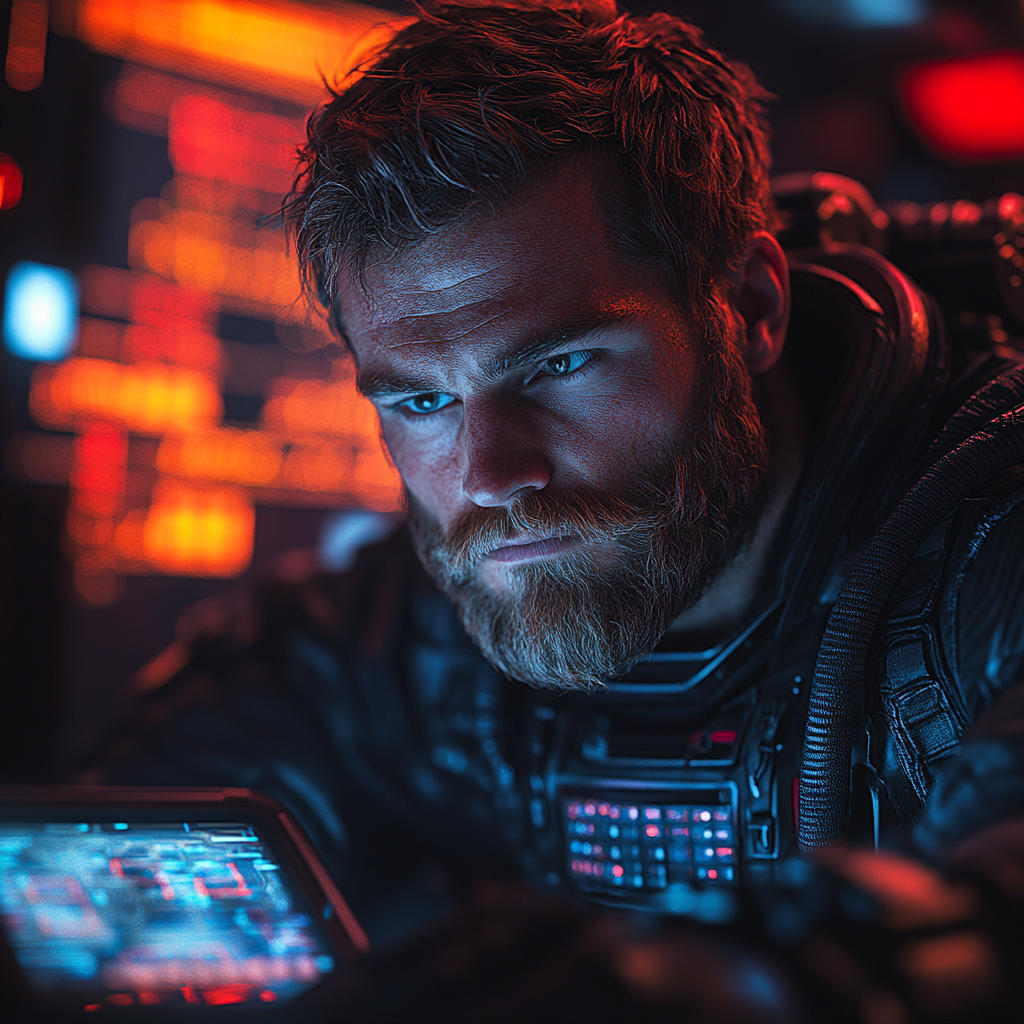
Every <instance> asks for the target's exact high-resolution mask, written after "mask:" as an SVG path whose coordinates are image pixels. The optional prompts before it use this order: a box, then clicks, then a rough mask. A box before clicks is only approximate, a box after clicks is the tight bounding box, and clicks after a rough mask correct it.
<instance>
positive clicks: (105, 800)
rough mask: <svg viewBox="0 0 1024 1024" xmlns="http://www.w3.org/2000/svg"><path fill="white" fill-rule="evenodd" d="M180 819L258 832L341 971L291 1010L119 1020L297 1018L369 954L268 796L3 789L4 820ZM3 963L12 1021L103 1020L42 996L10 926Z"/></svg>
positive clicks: (261, 1008) (179, 790)
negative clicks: (17, 1015) (346, 967)
mask: <svg viewBox="0 0 1024 1024" xmlns="http://www.w3.org/2000/svg"><path fill="white" fill-rule="evenodd" d="M179 819H180V820H181V821H189V822H196V823H202V822H210V823H214V822H227V821H232V822H240V823H243V824H250V825H252V826H253V827H254V828H256V829H257V831H258V832H259V834H260V837H261V839H262V840H263V841H264V842H265V843H266V845H267V847H268V848H269V850H270V851H271V852H272V853H273V855H274V857H275V858H276V859H277V860H278V862H279V863H280V865H281V868H282V871H283V872H284V874H285V875H286V877H287V878H288V880H289V881H290V882H291V883H292V885H293V887H294V889H295V894H294V895H295V898H296V901H297V905H299V906H300V907H301V909H302V910H303V911H304V912H306V913H307V914H308V915H309V917H310V919H311V921H312V922H313V925H312V926H313V928H314V930H315V932H316V934H317V936H318V937H319V938H320V939H321V941H323V942H324V944H325V945H326V946H327V947H328V950H329V952H330V954H331V955H332V956H333V957H334V960H335V964H336V968H335V971H334V972H333V973H332V975H328V976H327V978H324V979H323V980H321V981H319V982H317V983H316V984H315V985H312V986H311V987H310V988H309V989H307V990H306V991H305V992H303V993H302V994H300V995H299V996H296V997H295V998H293V999H290V1000H288V1001H287V1002H285V1003H284V1004H275V1003H265V1004H259V1005H256V1004H253V1003H251V1002H246V1003H242V1004H236V1005H234V1006H217V1007H207V1006H196V1007H193V1008H189V1009H188V1010H187V1011H184V1012H183V1011H181V1010H180V1009H179V1010H175V1009H173V1008H170V1007H166V1006H164V1004H157V1005H155V1006H150V1007H146V1008H131V1007H124V1008H120V1007H119V1008H116V1010H115V1015H116V1016H117V1017H119V1018H134V1017H143V1016H144V1017H147V1018H159V1019H170V1018H172V1017H178V1018H179V1019H193V1020H194V1019H203V1018H205V1017H206V1016H207V1015H208V1014H210V1013H214V1012H215V1013H217V1014H218V1015H219V1016H224V1015H225V1014H227V1015H228V1016H236V1015H240V1014H247V1015H252V1014H254V1013H258V1014H259V1015H260V1017H261V1018H267V1019H272V1018H273V1017H274V1016H276V1015H287V1016H292V1015H294V1014H295V1013H296V1012H297V1011H298V1010H299V1009H300V1008H301V1006H302V1004H303V1002H305V1001H308V999H309V998H310V997H311V994H312V993H316V992H319V990H321V989H322V988H323V986H324V985H325V983H326V982H327V981H328V980H329V979H330V978H331V977H333V976H334V975H336V974H337V973H338V968H339V967H340V966H341V965H342V964H344V963H345V962H346V961H349V960H352V959H354V958H355V957H356V956H358V955H359V954H360V953H365V952H367V951H368V949H369V941H368V940H367V938H366V934H365V933H364V932H363V930H362V928H361V927H360V925H359V923H358V921H357V920H356V918H355V916H354V915H353V914H352V911H351V910H350V909H349V907H348V905H347V904H346V902H345V900H344V898H343V897H342V895H341V893H340V892H339V891H338V889H337V887H336V885H335V884H334V881H333V879H332V878H331V876H330V874H329V873H328V872H327V869H326V868H325V867H324V865H323V862H322V861H321V860H320V858H319V857H318V856H317V854H316V852H315V850H314V848H313V845H312V843H311V841H310V840H309V838H308V836H307V835H306V833H305V830H304V829H303V828H302V826H301V825H300V824H299V823H298V821H297V820H296V819H295V818H294V817H293V816H292V815H291V814H290V813H289V812H288V811H287V810H286V809H285V808H284V807H283V806H282V805H281V804H280V803H279V802H278V801H277V800H275V799H274V798H273V797H270V796H268V795H267V794H265V793H259V792H257V791H255V790H249V789H240V788H239V789H235V788H230V789H229V788H223V789H221V788H213V787H166V788H165V787H151V786H0V821H24V822H44V821H53V822H64V821H91V822H106V821H110V822H114V821H125V822H137V823H140V824H141V823H145V822H153V823H164V822H167V821H169V820H170V821H173V820H179ZM0 961H2V962H0V968H2V973H3V975H4V979H5V981H4V986H3V1003H4V1013H5V1016H6V1014H7V1012H8V1010H10V1009H13V1008H17V1007H20V1008H21V1010H22V1012H23V1013H24V1014H25V1019H30V1018H32V1017H34V1018H35V1019H40V1018H39V1017H38V1016H37V1015H38V1014H41V1013H47V1014H50V1015H51V1016H49V1017H46V1018H45V1019H48V1020H49V1019H55V1018H54V1017H53V1016H52V1015H58V1014H59V1019H62V1020H64V1019H79V1018H80V1019H83V1020H84V1019H90V1020H91V1019H94V1018H95V1014H87V1013H85V1012H84V1010H83V1007H82V1005H81V1000H80V999H78V998H77V997H71V996H69V995H68V996H63V995H58V994H52V995H51V994H42V993H40V992H38V991H37V990H36V989H34V988H33V987H32V985H31V984H30V982H29V980H28V977H27V976H26V974H25V972H24V971H23V970H22V968H21V967H20V965H19V963H18V960H17V957H16V956H15V954H14V950H13V947H12V945H11V942H10V940H9V939H8V936H7V932H6V929H5V928H4V927H2V926H0ZM105 1009H106V1008H105ZM110 1009H112V1010H113V1009H115V1008H114V1007H111V1008H110ZM108 1015H109V1014H105V1016H108ZM8 1019H10V1018H8Z"/></svg>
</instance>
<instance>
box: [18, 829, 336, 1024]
mask: <svg viewBox="0 0 1024 1024" xmlns="http://www.w3.org/2000/svg"><path fill="white" fill-rule="evenodd" d="M83 827H84V828H85V829H86V830H85V831H83ZM0 913H2V915H3V919H4V924H5V928H6V931H7V934H8V938H9V940H10V942H11V945H12V946H13V948H14V952H15V955H16V956H17V958H18V961H19V963H20V964H21V967H22V969H23V970H24V971H25V974H26V976H27V977H28V979H29V983H30V984H31V985H32V987H33V988H35V989H36V990H38V991H40V992H45V993H53V994H57V995H62V996H69V997H71V998H81V999H82V1000H83V1002H84V1003H86V1004H93V1005H97V1006H98V1005H100V1004H104V1003H106V1004H111V1005H115V1006H121V1005H137V1004H141V1005H150V1004H155V1003H165V1004H169V1005H171V1006H173V1005H179V1006H181V1007H182V1008H183V1007H184V1005H185V1004H189V1003H191V1004H195V1005H198V1006H214V1005H222V1004H225V1003H241V1002H257V1003H258V1002H261V1001H262V1002H276V1001H278V1000H286V999H289V998H292V997H294V996H295V995H298V994H299V993H301V992H302V991H304V990H306V989H308V988H309V987H310V986H311V985H314V984H316V983H317V982H319V981H320V980H321V979H322V978H323V977H324V975H326V974H328V973H330V972H331V971H332V970H333V969H334V961H333V959H332V957H331V956H330V955H329V951H328V949H327V948H326V947H325V945H324V944H323V940H322V939H321V938H320V936H319V935H318V933H317V931H316V929H315V928H314V926H313V923H312V921H311V919H310V918H309V917H308V916H307V915H306V914H304V913H303V912H302V909H301V907H299V906H297V905H296V901H295V898H294V894H293V892H292V891H291V889H290V883H289V881H288V879H287V877H286V876H285V874H284V872H282V871H281V870H280V864H279V863H278V861H277V860H276V858H275V857H274V854H273V853H272V851H271V850H270V849H268V847H267V846H266V844H265V843H264V842H263V840H262V839H261V837H260V836H259V834H258V833H257V832H256V831H255V829H254V828H253V827H252V826H250V825H246V824H238V823H223V824H219V823H218V824H207V823H196V822H190V823H183V822H170V823H167V824H159V825H158V824H148V823H147V824H139V825H136V824H131V823H126V822H117V823H101V824H96V823H85V824H84V826H83V823H71V822H68V823H38V822H37V823H22V822H4V823H2V824H0Z"/></svg>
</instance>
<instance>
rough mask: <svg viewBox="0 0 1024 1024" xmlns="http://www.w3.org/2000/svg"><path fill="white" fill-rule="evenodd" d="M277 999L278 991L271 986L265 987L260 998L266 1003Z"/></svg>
mask: <svg viewBox="0 0 1024 1024" xmlns="http://www.w3.org/2000/svg"><path fill="white" fill-rule="evenodd" d="M276 999H277V993H276V992H274V991H272V990H271V989H269V988H265V989H264V990H263V991H262V992H261V993H260V1000H261V1001H262V1002H264V1003H273V1002H274V1001H275V1000H276Z"/></svg>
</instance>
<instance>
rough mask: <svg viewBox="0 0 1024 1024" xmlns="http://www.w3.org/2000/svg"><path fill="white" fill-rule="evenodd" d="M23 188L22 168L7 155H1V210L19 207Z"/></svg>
mask: <svg viewBox="0 0 1024 1024" xmlns="http://www.w3.org/2000/svg"><path fill="white" fill-rule="evenodd" d="M21 186H22V178H21V168H20V167H19V166H18V165H17V164H16V163H15V162H14V161H13V160H12V159H11V158H10V157H9V156H8V155H7V154H6V153H0V210H9V209H10V208H11V207H12V206H17V205H18V203H19V202H20V200H21Z"/></svg>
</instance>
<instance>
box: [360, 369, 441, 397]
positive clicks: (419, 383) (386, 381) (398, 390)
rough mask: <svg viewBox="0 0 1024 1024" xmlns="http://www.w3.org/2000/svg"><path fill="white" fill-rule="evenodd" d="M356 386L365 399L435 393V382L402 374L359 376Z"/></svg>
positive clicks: (368, 374)
mask: <svg viewBox="0 0 1024 1024" xmlns="http://www.w3.org/2000/svg"><path fill="white" fill-rule="evenodd" d="M356 386H357V387H358V388H359V390H360V392H361V393H362V394H363V395H365V396H366V397H367V398H385V397H386V396H388V395H415V394H423V393H424V392H429V393H432V392H434V391H437V382H436V381H430V380H428V379H427V378H426V377H415V376H412V375H411V374H404V373H381V374H375V373H367V374H360V375H359V377H358V378H357V380H356Z"/></svg>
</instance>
